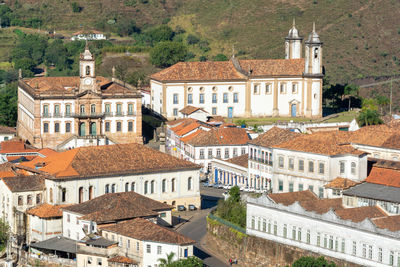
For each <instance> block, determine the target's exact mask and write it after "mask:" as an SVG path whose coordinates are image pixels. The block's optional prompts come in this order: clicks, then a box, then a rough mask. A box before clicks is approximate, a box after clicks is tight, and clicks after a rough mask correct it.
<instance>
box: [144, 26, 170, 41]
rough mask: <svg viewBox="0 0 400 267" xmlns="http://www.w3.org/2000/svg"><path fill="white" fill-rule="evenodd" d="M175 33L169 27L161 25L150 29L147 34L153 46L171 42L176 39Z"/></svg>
mask: <svg viewBox="0 0 400 267" xmlns="http://www.w3.org/2000/svg"><path fill="white" fill-rule="evenodd" d="M174 35H175V33H174V31H173V30H172V29H171V28H170V27H169V26H167V25H161V26H158V27H155V28H152V29H150V30H149V31H148V32H147V36H149V38H150V41H151V43H152V44H156V43H159V42H164V41H171V40H172V38H174Z"/></svg>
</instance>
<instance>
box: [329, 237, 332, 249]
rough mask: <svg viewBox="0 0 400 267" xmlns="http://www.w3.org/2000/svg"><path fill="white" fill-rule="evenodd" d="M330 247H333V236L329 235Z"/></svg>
mask: <svg viewBox="0 0 400 267" xmlns="http://www.w3.org/2000/svg"><path fill="white" fill-rule="evenodd" d="M329 248H330V249H333V236H329Z"/></svg>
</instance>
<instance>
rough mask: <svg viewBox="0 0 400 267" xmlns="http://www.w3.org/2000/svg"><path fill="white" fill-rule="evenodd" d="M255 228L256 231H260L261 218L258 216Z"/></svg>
mask: <svg viewBox="0 0 400 267" xmlns="http://www.w3.org/2000/svg"><path fill="white" fill-rule="evenodd" d="M257 226H258V227H257V229H258V231H261V218H260V217H258V224H257Z"/></svg>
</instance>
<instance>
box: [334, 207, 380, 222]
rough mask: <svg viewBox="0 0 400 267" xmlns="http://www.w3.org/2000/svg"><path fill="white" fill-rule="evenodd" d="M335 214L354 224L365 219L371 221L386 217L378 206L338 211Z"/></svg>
mask: <svg viewBox="0 0 400 267" xmlns="http://www.w3.org/2000/svg"><path fill="white" fill-rule="evenodd" d="M335 213H336V215H338V216H339V217H340V218H342V219H343V220H350V221H352V222H356V223H357V222H362V221H363V220H365V219H366V218H369V219H372V218H380V217H385V216H387V213H386V212H385V211H384V210H382V209H381V208H379V207H378V206H365V207H357V208H347V209H339V210H336V211H335Z"/></svg>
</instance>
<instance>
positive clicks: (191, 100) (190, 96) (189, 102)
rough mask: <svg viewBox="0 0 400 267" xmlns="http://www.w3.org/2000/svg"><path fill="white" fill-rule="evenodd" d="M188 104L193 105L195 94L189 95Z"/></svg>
mask: <svg viewBox="0 0 400 267" xmlns="http://www.w3.org/2000/svg"><path fill="white" fill-rule="evenodd" d="M187 97H188V104H193V94H188V95H187Z"/></svg>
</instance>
